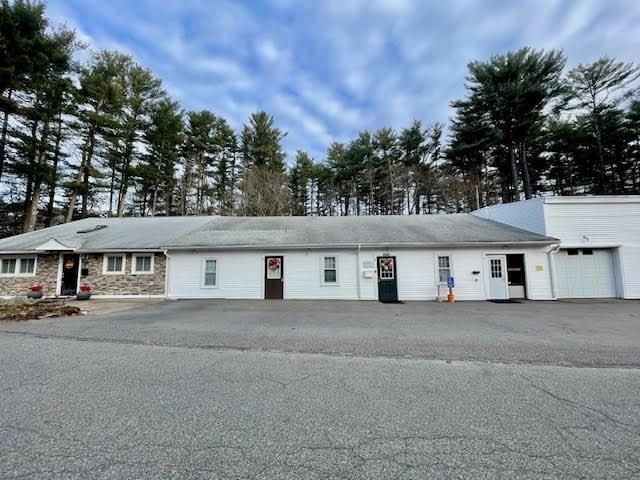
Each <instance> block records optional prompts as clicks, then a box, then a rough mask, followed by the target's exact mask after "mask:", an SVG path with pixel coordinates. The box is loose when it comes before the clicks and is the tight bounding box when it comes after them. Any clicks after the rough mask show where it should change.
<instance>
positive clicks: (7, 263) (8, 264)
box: [0, 258, 17, 275]
mask: <svg viewBox="0 0 640 480" xmlns="http://www.w3.org/2000/svg"><path fill="white" fill-rule="evenodd" d="M16 262H17V259H15V258H3V259H2V268H1V269H0V273H2V275H15V273H16Z"/></svg>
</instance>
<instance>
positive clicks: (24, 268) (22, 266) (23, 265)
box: [0, 257, 36, 277]
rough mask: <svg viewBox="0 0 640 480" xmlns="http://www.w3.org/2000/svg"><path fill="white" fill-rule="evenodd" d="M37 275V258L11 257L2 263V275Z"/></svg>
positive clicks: (0, 269)
mask: <svg viewBox="0 0 640 480" xmlns="http://www.w3.org/2000/svg"><path fill="white" fill-rule="evenodd" d="M35 273H36V257H9V258H3V259H2V261H1V262H0V275H4V276H17V277H19V276H22V277H29V276H33V275H35Z"/></svg>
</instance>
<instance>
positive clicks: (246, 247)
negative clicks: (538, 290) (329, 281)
mask: <svg viewBox="0 0 640 480" xmlns="http://www.w3.org/2000/svg"><path fill="white" fill-rule="evenodd" d="M558 242H559V241H558V240H555V239H548V240H529V241H524V242H517V241H507V242H459V243H443V242H440V243H424V242H420V243H418V242H413V243H367V244H357V243H333V244H330V243H326V244H313V245H185V246H170V245H167V246H165V247H163V248H164V249H165V250H298V249H299V250H308V249H326V248H346V249H351V248H429V247H433V248H440V247H447V248H466V247H496V246H504V247H512V246H518V247H522V246H532V247H538V246H545V245H555V244H557V243H558Z"/></svg>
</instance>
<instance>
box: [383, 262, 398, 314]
mask: <svg viewBox="0 0 640 480" xmlns="http://www.w3.org/2000/svg"><path fill="white" fill-rule="evenodd" d="M396 277H397V271H396V257H378V300H380V301H381V302H382V303H394V302H397V301H398V280H397V278H396Z"/></svg>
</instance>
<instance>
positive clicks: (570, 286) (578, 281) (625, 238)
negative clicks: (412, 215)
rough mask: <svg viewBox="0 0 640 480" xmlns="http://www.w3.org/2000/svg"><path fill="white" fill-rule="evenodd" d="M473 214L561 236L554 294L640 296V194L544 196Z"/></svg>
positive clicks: (553, 253)
mask: <svg viewBox="0 0 640 480" xmlns="http://www.w3.org/2000/svg"><path fill="white" fill-rule="evenodd" d="M473 214H474V215H476V216H478V217H481V218H486V219H491V220H495V221H497V222H501V223H504V224H507V225H511V226H514V227H517V228H521V229H524V230H528V231H530V232H534V233H538V234H540V235H545V236H551V237H554V238H557V239H559V240H560V243H559V245H558V246H557V248H554V249H553V250H551V252H550V262H551V270H552V273H553V275H552V282H553V285H552V288H553V297H554V298H610V297H611V298H612V297H618V298H627V299H637V298H640V195H604V196H586V197H539V198H533V199H531V200H524V201H520V202H515V203H507V204H502V205H494V206H490V207H486V208H482V209H480V210H477V211H475V212H473Z"/></svg>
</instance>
